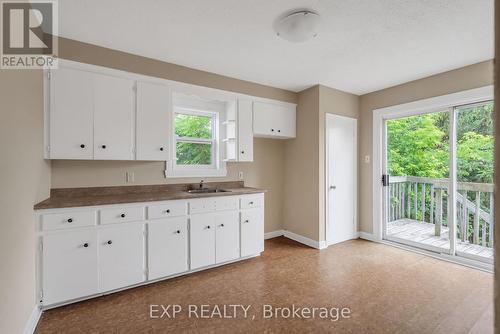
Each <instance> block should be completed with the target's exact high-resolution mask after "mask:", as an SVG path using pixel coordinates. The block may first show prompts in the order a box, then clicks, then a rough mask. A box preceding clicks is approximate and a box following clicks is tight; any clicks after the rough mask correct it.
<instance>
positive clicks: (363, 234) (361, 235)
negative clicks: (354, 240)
mask: <svg viewBox="0 0 500 334" xmlns="http://www.w3.org/2000/svg"><path fill="white" fill-rule="evenodd" d="M358 233H359V238H360V239H365V240H370V241H377V240H376V238H375V236H374V235H373V234H371V233H366V232H358Z"/></svg>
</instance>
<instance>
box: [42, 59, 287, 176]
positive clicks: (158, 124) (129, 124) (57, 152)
mask: <svg viewBox="0 0 500 334" xmlns="http://www.w3.org/2000/svg"><path fill="white" fill-rule="evenodd" d="M59 66H60V67H59V68H58V69H54V70H51V71H50V72H48V76H47V78H48V79H47V80H46V81H45V84H46V85H45V87H46V88H48V90H47V91H46V95H45V98H46V101H45V106H46V115H45V141H46V142H45V149H46V151H45V153H46V154H45V157H46V158H48V159H84V160H143V161H172V159H174V154H173V153H174V152H172V150H174V148H175V145H174V144H175V143H173V141H174V136H173V126H172V119H173V118H172V116H173V109H174V106H173V105H174V104H175V103H173V102H176V100H175V98H173V97H172V92H173V91H175V92H176V91H179V92H182V95H186V96H188V97H199V98H201V100H202V101H203V102H204V104H203V105H204V106H206V105H207V103H205V102H207V101H209V102H210V103H208V104H210V105H211V106H214V105H217V108H216V109H217V110H216V113H217V117H216V120H217V124H215V126H214V129H216V131H215V133H217V138H215V139H214V140H216V144H217V145H216V147H217V161H253V138H254V137H267V138H277V139H286V138H294V137H295V122H296V120H295V117H296V113H295V108H296V106H295V105H293V104H291V103H285V102H280V101H272V100H269V101H268V100H264V99H259V98H254V97H251V96H245V95H239V94H236V93H232V92H224V91H220V90H214V89H211V88H206V87H199V86H194V85H188V84H181V83H176V82H173V81H169V80H163V79H159V78H154V77H146V76H142V75H138V74H133V73H127V72H124V71H119V70H113V69H108V68H103V67H99V66H93V65H88V64H80V63H76V62H71V61H64V60H61V61H60V65H59ZM196 100H199V99H198V98H197V99H196ZM211 102H215V103H211ZM198 104H199V102H197V104H195V106H194V109H195V110H197V108H198V107H199V105H198ZM221 105H223V106H224V108H219V107H220V106H221ZM190 108H191V109H192V106H191V107H190ZM188 109H189V108H188ZM170 165H173V164H170ZM220 169H221V170H222V169H224V168H220ZM196 172H197V173H199V171H196ZM206 176H209V175H206Z"/></svg>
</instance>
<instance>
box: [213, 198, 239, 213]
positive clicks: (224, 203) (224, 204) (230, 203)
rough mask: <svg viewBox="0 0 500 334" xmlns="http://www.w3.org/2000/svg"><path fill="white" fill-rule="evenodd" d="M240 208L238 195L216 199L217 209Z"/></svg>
mask: <svg viewBox="0 0 500 334" xmlns="http://www.w3.org/2000/svg"><path fill="white" fill-rule="evenodd" d="M238 208H239V199H238V197H221V198H217V199H216V201H215V210H216V211H225V210H238Z"/></svg>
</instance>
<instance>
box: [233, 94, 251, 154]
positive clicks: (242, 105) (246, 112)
mask: <svg viewBox="0 0 500 334" xmlns="http://www.w3.org/2000/svg"><path fill="white" fill-rule="evenodd" d="M237 156H238V161H253V102H252V101H250V100H242V99H239V100H238V154H237Z"/></svg>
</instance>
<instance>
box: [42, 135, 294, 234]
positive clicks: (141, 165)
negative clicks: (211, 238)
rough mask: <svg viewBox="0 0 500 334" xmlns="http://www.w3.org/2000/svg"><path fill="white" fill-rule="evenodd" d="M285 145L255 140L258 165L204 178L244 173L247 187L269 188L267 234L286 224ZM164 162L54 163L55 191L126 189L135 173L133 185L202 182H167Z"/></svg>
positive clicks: (240, 166)
mask: <svg viewBox="0 0 500 334" xmlns="http://www.w3.org/2000/svg"><path fill="white" fill-rule="evenodd" d="M284 164H285V159H284V141H281V140H276V139H257V138H256V139H255V140H254V161H253V162H245V163H228V175H227V177H220V178H203V179H205V180H207V181H234V180H238V172H240V171H242V172H243V175H244V180H245V184H247V185H249V186H253V187H259V188H265V189H268V190H269V192H268V193H266V195H265V200H266V203H265V205H266V211H265V215H266V216H265V221H266V223H265V230H266V232H271V231H276V230H280V229H282V221H283V216H282V215H283V179H284V175H283V169H284V168H285V166H284ZM164 169H165V163H164V162H148V161H79V160H53V161H52V188H68V187H97V186H123V185H131V184H130V183H126V179H125V173H126V172H133V173H134V176H135V183H133V184H162V183H183V182H199V181H200V178H179V179H177V178H176V179H165V177H164V174H163V171H164Z"/></svg>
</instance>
